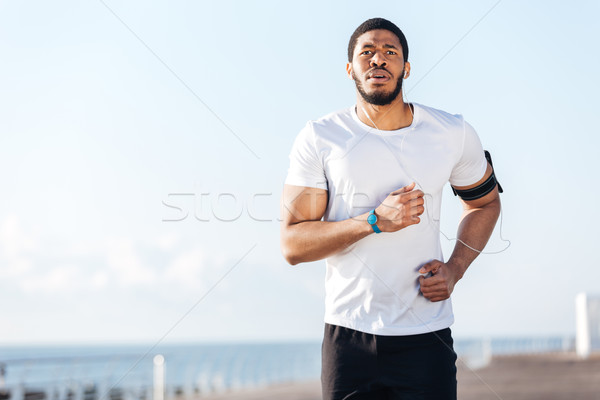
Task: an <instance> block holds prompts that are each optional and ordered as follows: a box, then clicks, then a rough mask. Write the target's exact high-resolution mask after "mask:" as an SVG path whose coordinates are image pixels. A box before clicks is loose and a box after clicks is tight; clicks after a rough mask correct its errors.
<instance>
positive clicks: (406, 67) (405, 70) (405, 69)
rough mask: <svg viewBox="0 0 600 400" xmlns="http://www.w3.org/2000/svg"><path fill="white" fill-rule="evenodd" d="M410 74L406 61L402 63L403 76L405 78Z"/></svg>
mask: <svg viewBox="0 0 600 400" xmlns="http://www.w3.org/2000/svg"><path fill="white" fill-rule="evenodd" d="M409 76H410V63H409V62H408V61H407V62H405V63H404V76H403V78H404V79H406V78H408V77H409Z"/></svg>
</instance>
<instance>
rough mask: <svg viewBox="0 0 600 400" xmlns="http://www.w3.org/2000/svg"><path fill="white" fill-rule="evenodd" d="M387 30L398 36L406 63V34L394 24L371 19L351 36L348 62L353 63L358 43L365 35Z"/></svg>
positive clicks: (380, 19)
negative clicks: (370, 32)
mask: <svg viewBox="0 0 600 400" xmlns="http://www.w3.org/2000/svg"><path fill="white" fill-rule="evenodd" d="M375 29H385V30H388V31H390V32H392V33H393V34H394V35H396V36H398V40H400V44H401V45H402V54H403V56H404V62H406V61H408V42H407V41H406V37H405V36H404V33H402V31H401V30H400V28H398V27H397V26H396V25H395V24H394V23H393V22H390V21H388V20H387V19H384V18H371V19H368V20H366V21H365V22H363V23H362V24H360V25H359V26H358V28H356V30H355V31H354V33H353V34H352V36H350V42H349V43H348V62H352V57H353V56H354V48H355V47H356V41H357V40H358V38H359V37H360V35H362V34H363V33H366V32H369V31H372V30H375Z"/></svg>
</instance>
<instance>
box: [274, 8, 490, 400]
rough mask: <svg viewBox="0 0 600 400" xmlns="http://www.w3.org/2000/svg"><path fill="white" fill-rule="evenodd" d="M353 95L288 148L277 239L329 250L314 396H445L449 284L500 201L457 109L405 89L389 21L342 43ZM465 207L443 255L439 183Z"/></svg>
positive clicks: (400, 52)
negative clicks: (410, 99) (318, 391)
mask: <svg viewBox="0 0 600 400" xmlns="http://www.w3.org/2000/svg"><path fill="white" fill-rule="evenodd" d="M346 70H347V73H348V76H349V77H350V78H351V79H353V80H354V82H355V84H356V91H357V103H356V106H355V107H351V108H349V109H346V110H342V111H339V112H335V113H332V114H329V115H327V116H325V117H323V118H321V119H319V120H317V121H311V122H309V123H308V124H307V125H306V127H305V128H304V129H303V130H302V131H301V132H300V134H299V135H298V137H297V138H296V141H295V143H294V146H293V149H292V152H291V154H290V168H289V171H288V176H287V178H286V182H285V186H284V191H283V197H282V214H283V222H282V230H281V243H282V251H283V254H284V257H285V258H286V260H287V261H288V262H289V263H290V264H292V265H294V264H297V263H301V262H308V261H315V260H321V259H324V258H326V259H327V263H326V264H327V271H326V278H325V287H326V307H325V335H324V339H323V365H322V368H323V369H322V375H321V380H322V385H323V398H324V399H326V400H327V399H454V398H456V366H455V361H456V354H455V353H454V350H453V348H452V344H453V341H452V337H451V333H450V329H449V327H450V325H451V324H452V323H453V320H454V319H453V314H452V305H451V302H450V294H451V293H452V291H453V290H454V286H455V284H456V283H457V282H458V280H459V279H461V278H462V276H463V274H464V273H465V271H466V269H467V267H468V266H469V265H470V264H471V262H472V261H473V260H474V259H475V257H476V256H477V255H478V254H479V252H480V251H481V249H483V248H484V247H485V244H486V243H487V241H488V239H489V237H490V235H491V233H492V230H493V228H494V225H495V224H496V220H497V218H498V215H499V211H500V200H499V196H498V189H497V185H496V181H495V177H494V175H493V170H492V167H491V165H489V164H488V162H487V161H486V158H485V156H484V151H483V149H482V146H481V143H480V141H479V138H478V137H477V134H476V132H475V131H474V130H473V128H472V127H471V126H470V125H469V124H467V123H466V122H465V121H464V120H463V118H462V116H460V115H450V114H448V113H445V112H443V111H440V110H436V109H433V108H430V107H425V106H422V105H418V104H407V103H405V102H404V100H403V95H402V82H403V79H406V78H408V77H409V76H410V63H409V62H408V44H407V42H406V38H405V36H404V34H403V33H402V31H401V30H400V29H399V28H398V27H397V26H396V25H394V24H393V23H391V22H390V21H387V20H385V19H381V18H375V19H370V20H367V21H365V22H364V23H363V24H361V25H360V26H359V27H358V28H357V29H356V31H355V32H354V34H353V35H352V37H351V38H350V43H349V45H348V64H347V66H346ZM448 181H449V182H450V184H451V185H452V187H453V188H454V189H455V191H456V192H457V193H458V194H459V196H461V201H462V203H463V205H464V214H463V217H462V220H461V222H460V225H459V227H458V241H457V243H456V246H455V248H454V251H453V253H452V255H451V257H450V258H449V260H448V261H446V262H444V261H443V257H442V251H441V247H440V235H439V234H440V231H439V214H440V207H441V196H442V189H443V187H444V185H445V183H446V182H448Z"/></svg>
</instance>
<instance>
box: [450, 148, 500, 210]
mask: <svg viewBox="0 0 600 400" xmlns="http://www.w3.org/2000/svg"><path fill="white" fill-rule="evenodd" d="M484 154H485V159H486V160H487V162H488V163H490V166H491V167H492V174H491V175H490V176H489V178H487V179H486V180H485V182H483V183H482V184H481V185H479V186H476V187H474V188H471V189H466V190H457V189H455V188H454V187H452V186H451V187H452V191H453V192H454V195H455V196H460V198H461V199H463V200H466V201H469V200H477V199H480V198H482V197H483V196H485V195H486V194H488V193H490V192H491V191H492V190H494V188H495V187H496V185H498V192H500V193H502V192H504V190H502V186H500V182H498V181H497V180H496V175H495V174H494V170H493V169H494V164H492V156H491V155H490V153H489V151H487V150H485V151H484Z"/></svg>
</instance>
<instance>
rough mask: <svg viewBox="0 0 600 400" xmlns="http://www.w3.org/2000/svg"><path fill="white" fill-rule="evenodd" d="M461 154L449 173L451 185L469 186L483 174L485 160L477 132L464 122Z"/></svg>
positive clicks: (485, 167)
mask: <svg viewBox="0 0 600 400" xmlns="http://www.w3.org/2000/svg"><path fill="white" fill-rule="evenodd" d="M463 129H464V135H463V149H462V154H461V156H460V158H459V160H458V162H457V163H456V165H455V166H454V168H453V169H452V173H451V174H450V184H451V185H452V186H469V185H472V184H474V183H477V182H478V181H479V180H480V179H481V178H483V176H484V175H485V170H486V169H487V160H486V159H485V155H484V153H483V147H482V146H481V141H480V140H479V136H477V132H475V129H473V127H472V126H471V125H469V124H468V123H467V122H464V128H463Z"/></svg>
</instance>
